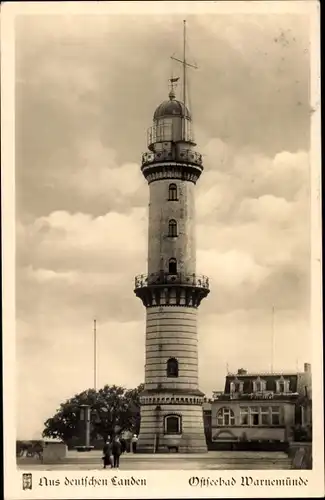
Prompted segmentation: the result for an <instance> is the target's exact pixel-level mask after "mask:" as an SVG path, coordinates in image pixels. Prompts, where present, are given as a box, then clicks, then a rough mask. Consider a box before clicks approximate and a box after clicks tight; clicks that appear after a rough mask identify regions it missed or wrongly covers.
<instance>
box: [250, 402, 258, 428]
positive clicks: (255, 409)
mask: <svg viewBox="0 0 325 500" xmlns="http://www.w3.org/2000/svg"><path fill="white" fill-rule="evenodd" d="M259 414H260V412H259V408H258V407H256V406H252V407H251V425H253V426H255V425H259Z"/></svg>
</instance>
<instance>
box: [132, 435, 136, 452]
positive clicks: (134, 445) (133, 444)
mask: <svg viewBox="0 0 325 500" xmlns="http://www.w3.org/2000/svg"><path fill="white" fill-rule="evenodd" d="M137 442H138V436H137V435H136V434H133V438H132V440H131V444H132V451H133V453H136V452H137Z"/></svg>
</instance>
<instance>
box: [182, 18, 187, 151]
mask: <svg viewBox="0 0 325 500" xmlns="http://www.w3.org/2000/svg"><path fill="white" fill-rule="evenodd" d="M183 25H184V32H183V102H184V116H183V140H184V141H185V140H186V137H185V132H186V127H185V120H186V21H185V20H184V21H183Z"/></svg>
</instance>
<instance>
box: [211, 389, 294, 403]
mask: <svg viewBox="0 0 325 500" xmlns="http://www.w3.org/2000/svg"><path fill="white" fill-rule="evenodd" d="M298 396H299V394H298V393H297V392H284V393H277V392H272V391H265V392H252V393H240V392H234V393H217V392H216V393H213V399H214V400H215V401H216V400H217V401H230V400H233V399H236V400H238V399H240V400H245V401H248V400H253V399H257V400H261V399H274V400H278V399H280V400H281V399H288V398H297V397H298Z"/></svg>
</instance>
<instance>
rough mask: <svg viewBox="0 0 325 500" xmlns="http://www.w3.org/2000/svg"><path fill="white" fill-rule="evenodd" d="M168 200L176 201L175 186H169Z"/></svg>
mask: <svg viewBox="0 0 325 500" xmlns="http://www.w3.org/2000/svg"><path fill="white" fill-rule="evenodd" d="M168 195H169V196H168V200H169V201H176V200H177V186H176V184H169V188H168Z"/></svg>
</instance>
